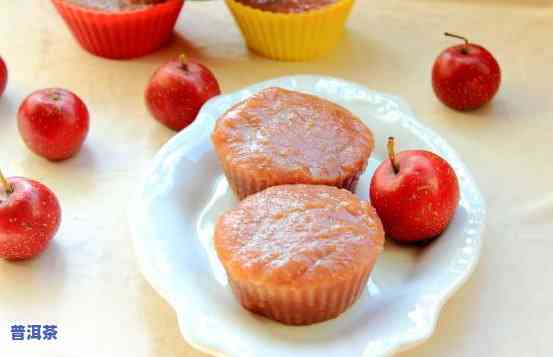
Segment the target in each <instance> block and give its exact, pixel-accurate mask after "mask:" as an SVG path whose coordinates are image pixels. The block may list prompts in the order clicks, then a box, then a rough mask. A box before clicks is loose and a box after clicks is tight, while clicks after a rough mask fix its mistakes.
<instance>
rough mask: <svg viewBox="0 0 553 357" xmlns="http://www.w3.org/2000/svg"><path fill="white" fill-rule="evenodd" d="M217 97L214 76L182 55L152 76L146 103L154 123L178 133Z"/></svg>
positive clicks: (147, 89)
mask: <svg viewBox="0 0 553 357" xmlns="http://www.w3.org/2000/svg"><path fill="white" fill-rule="evenodd" d="M219 94H221V90H220V89H219V84H218V83H217V79H215V76H214V75H213V73H211V71H210V70H209V69H208V68H207V67H205V66H204V65H202V64H200V63H198V62H196V61H193V60H188V59H187V57H186V56H185V55H181V56H180V57H179V59H178V60H173V61H170V62H169V63H166V64H164V65H163V66H161V67H160V68H159V69H158V70H157V71H156V72H155V73H154V74H153V75H152V78H151V79H150V83H149V84H148V87H147V88H146V93H145V99H146V105H147V106H148V109H149V110H150V113H151V114H152V115H153V116H154V118H155V119H157V120H158V121H159V122H161V123H162V124H164V125H165V126H167V127H169V128H170V129H173V130H176V131H179V130H182V129H184V128H186V127H187V126H188V125H189V124H190V123H192V122H193V121H194V119H196V116H197V115H198V112H199V111H200V109H201V107H202V106H203V105H204V103H205V102H207V101H208V100H209V99H210V98H211V97H214V96H216V95H219Z"/></svg>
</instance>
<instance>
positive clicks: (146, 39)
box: [52, 0, 184, 59]
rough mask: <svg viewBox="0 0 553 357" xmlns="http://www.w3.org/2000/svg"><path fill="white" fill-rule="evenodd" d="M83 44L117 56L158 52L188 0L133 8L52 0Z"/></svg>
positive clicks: (101, 53) (94, 49) (96, 52)
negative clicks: (97, 7) (109, 8)
mask: <svg viewBox="0 0 553 357" xmlns="http://www.w3.org/2000/svg"><path fill="white" fill-rule="evenodd" d="M52 3H53V4H54V6H55V7H56V9H57V10H58V12H59V14H60V15H61V17H62V18H63V20H64V21H65V23H66V24H67V26H68V27H69V29H70V30H71V32H72V33H73V36H74V37H75V39H76V40H77V41H78V42H79V44H80V45H81V46H82V47H83V48H84V49H85V50H87V51H89V52H90V53H92V54H94V55H97V56H101V57H106V58H115V59H125V58H133V57H139V56H143V55H146V54H148V53H151V52H154V51H155V50H157V49H159V48H160V47H162V46H163V45H164V44H165V43H167V42H168V41H169V39H170V38H171V35H172V33H173V28H174V27H175V23H176V21H177V18H178V16H179V13H180V11H181V9H182V7H183V5H184V0H168V1H166V2H164V3H161V4H157V5H151V6H146V7H145V8H144V9H139V10H129V11H117V12H108V11H99V10H95V9H89V8H86V7H84V6H79V5H76V4H71V3H70V2H68V1H66V0H52Z"/></svg>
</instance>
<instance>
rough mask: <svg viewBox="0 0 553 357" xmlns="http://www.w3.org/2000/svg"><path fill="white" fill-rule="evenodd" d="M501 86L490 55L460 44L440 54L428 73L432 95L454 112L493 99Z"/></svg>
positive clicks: (498, 71) (482, 49) (499, 72)
mask: <svg viewBox="0 0 553 357" xmlns="http://www.w3.org/2000/svg"><path fill="white" fill-rule="evenodd" d="M500 84H501V69H500V68H499V64H498V63H497V61H496V60H495V58H494V57H493V56H492V54H491V53H490V52H489V51H488V50H486V49H485V48H484V47H482V46H479V45H475V44H468V45H465V44H462V45H457V46H453V47H450V48H448V49H446V50H445V51H443V52H442V53H441V54H440V55H439V56H438V58H437V59H436V61H435V62H434V67H433V69H432V86H433V88H434V93H436V96H437V97H438V99H439V100H440V101H442V103H444V104H445V105H447V106H448V107H450V108H452V109H456V110H472V109H476V108H479V107H481V106H482V105H484V104H486V103H487V102H489V101H490V100H492V98H493V97H494V96H495V94H496V93H497V91H498V90H499V86H500Z"/></svg>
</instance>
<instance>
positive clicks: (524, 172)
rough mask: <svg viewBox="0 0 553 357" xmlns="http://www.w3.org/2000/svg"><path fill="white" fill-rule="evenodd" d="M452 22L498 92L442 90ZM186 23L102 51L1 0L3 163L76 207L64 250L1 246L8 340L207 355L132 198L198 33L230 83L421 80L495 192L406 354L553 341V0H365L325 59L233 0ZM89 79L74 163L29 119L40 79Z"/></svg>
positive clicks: (484, 185)
mask: <svg viewBox="0 0 553 357" xmlns="http://www.w3.org/2000/svg"><path fill="white" fill-rule="evenodd" d="M444 30H448V31H452V32H458V33H461V34H464V35H466V36H469V37H470V38H471V39H473V40H474V41H475V42H478V43H481V44H484V45H485V46H487V47H488V48H489V49H490V50H491V51H493V52H494V53H495V55H496V57H497V58H498V60H499V62H500V64H501V66H502V69H503V75H504V76H503V83H502V87H501V90H500V93H499V95H498V97H497V98H496V100H495V101H494V103H493V105H490V106H487V107H485V108H483V109H481V110H478V111H476V112H472V113H467V114H462V113H456V112H453V111H451V110H449V109H447V108H445V107H444V106H442V105H441V104H440V103H438V102H437V100H436V99H435V97H434V94H433V92H432V89H431V85H430V66H431V64H432V62H433V60H434V58H435V56H436V55H437V53H438V52H439V51H440V50H441V49H443V48H445V47H446V46H448V45H450V44H452V42H454V41H452V40H451V39H447V38H445V37H443V36H442V32H443V31H444ZM177 33H178V34H177V35H176V37H175V39H174V41H173V42H172V43H171V44H170V45H169V46H168V47H167V48H165V49H163V50H161V51H160V52H158V53H156V54H154V55H150V56H147V57H144V58H140V59H137V60H133V61H126V62H122V61H109V60H104V59H101V58H97V57H94V56H91V55H89V54H88V53H86V52H84V51H83V50H81V49H80V48H79V47H78V46H77V44H76V43H75V42H74V41H73V40H72V38H71V36H70V34H69V33H68V31H67V30H66V28H65V27H64V25H63V23H62V21H61V19H60V18H59V17H58V16H57V15H56V13H55V11H54V8H53V6H52V5H51V4H50V2H49V1H47V0H18V1H8V0H0V34H1V41H0V54H1V55H2V56H3V57H4V59H5V60H6V61H7V63H8V66H9V68H10V79H9V85H8V89H7V92H6V94H5V95H4V96H3V97H2V99H0V166H1V167H2V169H3V170H4V171H5V172H7V173H9V175H21V176H28V177H31V178H35V179H38V180H40V181H42V182H44V183H45V184H47V185H48V186H50V187H51V188H52V189H54V190H55V191H56V192H57V194H58V197H59V198H60V200H61V204H62V207H63V222H62V226H61V230H60V232H59V234H58V235H57V237H56V239H55V241H54V243H53V244H52V246H51V247H50V248H49V249H48V251H47V252H46V253H45V254H44V255H43V256H41V257H40V258H38V259H35V260H33V261H30V262H26V263H18V264H13V263H5V262H0V356H1V357H7V356H10V357H21V356H25V357H27V356H30V357H35V356H51V357H98V356H102V357H104V356H107V357H112V356H113V357H119V356H132V357H182V356H191V357H192V356H201V354H200V353H198V352H195V351H194V350H193V349H192V348H191V347H189V346H188V345H187V344H186V343H185V342H184V341H183V340H182V338H181V337H180V335H179V331H178V327H177V323H176V318H175V314H174V313H173V311H172V310H171V308H170V307H169V306H168V305H167V304H166V303H165V302H164V301H163V300H162V299H161V298H160V297H159V296H158V295H157V293H156V292H155V291H154V290H153V289H152V288H151V287H150V286H149V285H148V283H147V282H146V281H145V280H144V278H143V277H142V276H141V274H140V273H139V271H138V267H137V263H136V261H135V259H134V255H133V250H132V247H131V243H130V238H129V230H128V227H127V221H126V208H127V204H128V200H129V196H130V194H131V192H132V191H133V190H134V189H135V187H136V182H137V178H138V177H139V176H140V175H141V173H142V172H143V169H144V167H145V165H146V164H147V163H148V161H149V160H150V159H151V158H152V156H153V155H154V154H155V152H156V151H157V150H158V149H159V148H160V147H161V146H162V145H163V144H164V143H165V142H166V141H167V140H168V139H169V138H170V137H171V136H172V135H174V133H173V132H171V131H169V130H167V129H165V128H163V127H161V126H160V125H158V124H157V123H156V122H155V121H153V120H152V119H151V118H150V116H149V115H148V113H147V111H146V108H145V106H144V104H143V99H142V98H143V90H144V87H145V85H146V83H147V81H148V77H149V75H150V73H151V72H152V71H153V70H154V69H155V68H156V67H157V66H158V65H159V64H161V63H162V62H164V61H166V60H168V59H170V58H172V57H175V56H176V55H177V54H178V53H180V52H182V51H186V52H187V53H188V54H189V55H191V56H193V57H195V58H198V59H200V60H201V61H203V62H204V63H205V64H207V65H208V66H209V67H210V68H211V69H212V70H213V71H214V72H215V74H216V75H217V77H218V78H219V81H220V83H221V86H222V89H223V91H226V92H229V91H233V90H236V89H238V88H241V87H243V86H246V85H249V84H252V83H255V82H258V81H260V80H264V79H268V78H272V77H276V76H281V75H288V74H296V73H317V74H326V75H332V76H337V77H342V78H345V79H350V80H354V81H357V82H360V83H362V84H364V85H366V86H368V87H370V88H373V89H376V90H381V91H386V92H391V93H396V94H398V95H400V96H402V97H403V98H405V99H406V100H407V101H408V102H409V103H410V105H411V106H412V108H413V109H414V111H415V112H416V113H417V115H418V117H419V118H420V119H421V120H422V121H423V122H424V123H425V124H427V125H429V126H431V127H433V128H434V129H436V130H437V131H438V132H439V133H440V134H441V135H443V136H444V137H445V138H446V139H447V140H448V141H449V142H450V143H451V144H452V145H453V146H454V147H455V148H456V149H457V150H458V151H459V153H460V154H461V156H462V158H463V159H464V160H465V161H466V163H467V165H468V166H469V168H470V169H471V170H472V171H473V173H474V176H475V178H476V180H477V182H478V183H479V185H480V187H481V190H482V191H483V194H484V196H485V197H486V199H487V201H488V208H489V221H488V228H487V231H486V233H485V237H484V248H483V254H482V259H481V261H480V264H479V266H478V268H477V270H476V271H475V273H474V275H473V276H472V277H471V279H470V280H469V282H468V283H467V284H466V285H465V286H464V287H463V288H462V289H461V290H460V291H459V292H458V293H457V294H456V295H455V296H454V297H453V298H452V299H451V300H450V301H449V302H448V303H447V305H446V306H445V308H444V310H443V314H442V315H441V317H440V320H439V322H438V327H437V331H436V333H435V335H434V336H433V337H432V338H431V339H430V340H429V341H428V342H426V343H424V344H423V345H421V346H419V347H417V348H415V349H413V350H411V351H408V352H406V353H404V354H403V355H402V356H410V357H423V356H425V357H426V356H448V357H457V356H551V353H553V342H552V341H553V289H552V282H553V264H552V257H553V236H552V233H553V190H552V189H551V187H552V182H553V181H552V180H553V177H552V175H553V164H552V163H553V91H552V82H553V47H552V46H551V36H553V2H552V1H551V0H510V1H507V0H506V1H501V0H496V1H493V0H457V1H454V0H387V1H380V0H359V1H358V2H357V4H356V8H355V10H354V13H353V15H352V17H351V19H350V21H349V23H348V30H347V33H346V35H345V38H344V39H343V41H342V43H341V44H340V46H339V48H338V49H337V50H336V51H335V52H334V53H332V54H331V55H329V56H328V57H326V58H324V59H321V60H318V61H315V62H311V63H279V62H274V61H270V60H267V59H263V58H260V57H257V56H255V55H253V54H251V53H249V52H248V51H247V50H246V48H245V46H244V44H243V41H242V39H241V37H240V34H239V32H238V30H237V28H236V26H235V25H234V23H233V20H232V18H231V17H230V15H229V13H228V11H227V9H226V8H225V5H224V4H223V2H221V1H214V2H194V3H187V4H186V6H185V10H184V11H183V13H182V15H181V18H180V20H179V23H178V26H177ZM49 86H61V87H65V88H68V89H71V90H73V91H75V92H76V93H78V94H79V95H80V96H81V97H82V98H83V99H84V100H85V102H86V103H87V105H88V107H89V109H90V112H91V131H90V135H89V137H88V140H87V142H86V145H85V147H84V149H83V151H82V152H81V153H80V154H79V156H77V157H76V158H74V159H72V160H69V161H66V162H63V163H50V162H48V161H45V160H42V159H40V158H38V157H36V156H34V155H32V154H31V153H30V152H29V151H28V150H27V149H26V148H25V147H24V145H23V143H22V142H21V140H20V138H19V135H18V134H17V130H16V111H17V108H18V105H19V103H20V102H21V100H22V99H23V97H24V96H25V95H27V94H29V93H30V92H31V91H33V90H35V89H39V88H43V87H49ZM12 324H24V325H26V324H57V325H58V329H59V340H57V341H50V342H46V341H33V342H19V343H17V342H12V341H11V334H10V332H9V331H10V326H11V325H12Z"/></svg>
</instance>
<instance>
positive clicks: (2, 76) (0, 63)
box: [0, 57, 8, 97]
mask: <svg viewBox="0 0 553 357" xmlns="http://www.w3.org/2000/svg"><path fill="white" fill-rule="evenodd" d="M7 83H8V67H7V66H6V62H4V60H3V59H2V57H0V97H1V96H2V94H4V90H6V84H7Z"/></svg>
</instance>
